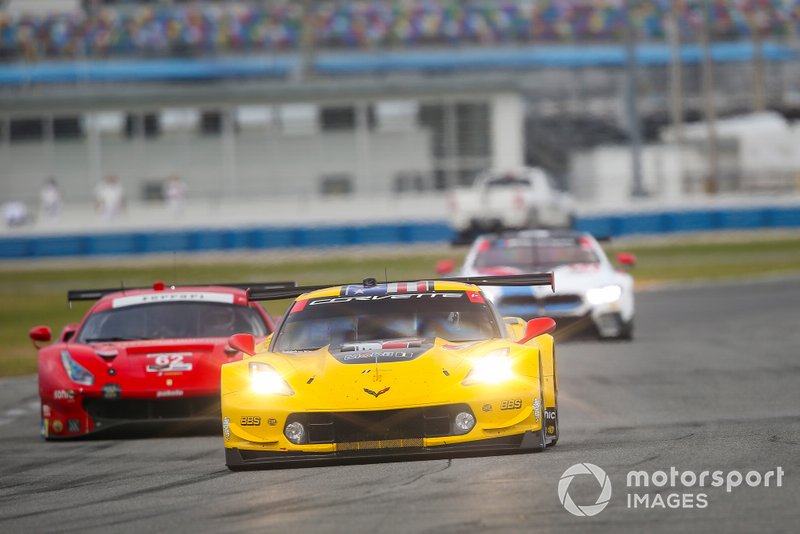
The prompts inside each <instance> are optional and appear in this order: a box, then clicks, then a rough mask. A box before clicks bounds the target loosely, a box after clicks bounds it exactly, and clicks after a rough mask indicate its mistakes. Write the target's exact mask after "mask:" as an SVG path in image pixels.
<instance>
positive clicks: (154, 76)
mask: <svg viewBox="0 0 800 534" xmlns="http://www.w3.org/2000/svg"><path fill="white" fill-rule="evenodd" d="M754 53H755V52H754V49H753V45H752V44H751V43H716V44H714V45H713V47H712V48H711V55H712V57H713V59H714V61H716V62H746V61H751V60H752V58H753V54H754ZM670 54H671V52H670V49H669V47H668V46H667V45H662V44H646V45H641V46H639V47H638V49H637V58H638V61H639V63H641V64H643V65H668V64H669V62H670V58H671V55H670ZM762 54H763V56H764V59H765V60H767V61H770V62H784V61H796V60H797V59H798V58H799V57H800V53H798V52H797V51H796V50H794V49H792V48H791V47H788V46H784V45H781V44H777V43H766V44H765V45H764V47H763V50H762ZM681 57H682V60H683V62H684V63H687V64H691V63H698V62H699V61H700V60H701V58H702V49H701V48H700V47H699V46H697V45H694V44H687V45H684V46H683V47H682V48H681ZM300 62H301V58H300V56H299V55H297V54H286V55H280V54H269V55H258V56H231V57H224V58H187V59H175V58H169V59H126V60H122V59H119V60H105V61H103V60H89V61H63V62H52V61H50V62H42V63H31V64H10V65H0V86H3V85H8V86H21V85H30V84H50V83H79V82H129V81H133V82H149V81H155V80H178V81H187V80H218V79H232V78H235V79H238V78H287V77H288V76H290V74H291V73H292V72H295V71H296V70H297V69H298V68H299V67H300ZM625 62H626V55H625V48H624V47H623V46H622V45H593V46H521V47H484V48H477V47H464V48H459V49H434V50H425V51H418V50H401V51H381V52H322V53H320V54H319V55H318V56H316V57H315V58H314V63H313V65H312V67H313V69H314V70H315V71H316V72H319V73H322V74H328V75H342V76H344V75H363V74H385V73H392V72H409V71H411V72H414V71H423V72H449V71H486V70H497V69H509V70H535V69H543V68H577V67H587V66H610V67H622V66H624V65H625Z"/></svg>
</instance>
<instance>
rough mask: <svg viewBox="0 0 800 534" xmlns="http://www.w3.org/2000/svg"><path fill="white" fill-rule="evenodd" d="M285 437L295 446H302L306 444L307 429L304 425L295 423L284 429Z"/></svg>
mask: <svg viewBox="0 0 800 534" xmlns="http://www.w3.org/2000/svg"><path fill="white" fill-rule="evenodd" d="M283 435H284V436H286V439H288V440H289V441H291V442H292V443H294V444H295V445H300V444H301V443H305V442H306V427H304V426H303V424H302V423H298V422H297V421H294V422H293V423H289V424H288V425H286V428H284V429H283Z"/></svg>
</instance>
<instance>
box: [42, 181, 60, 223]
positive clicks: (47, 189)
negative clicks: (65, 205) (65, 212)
mask: <svg viewBox="0 0 800 534" xmlns="http://www.w3.org/2000/svg"><path fill="white" fill-rule="evenodd" d="M39 202H40V205H41V210H42V214H43V215H44V219H45V221H47V222H53V221H56V220H58V218H59V216H60V215H61V207H62V206H61V191H60V190H59V189H58V183H57V182H56V179H55V178H53V177H50V178H48V179H47V180H46V181H45V183H44V185H43V186H42V189H41V191H39Z"/></svg>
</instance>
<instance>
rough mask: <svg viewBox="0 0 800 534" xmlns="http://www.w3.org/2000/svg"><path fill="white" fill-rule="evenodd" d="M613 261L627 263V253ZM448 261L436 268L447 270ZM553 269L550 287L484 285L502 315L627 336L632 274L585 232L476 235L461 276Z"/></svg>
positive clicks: (603, 334)
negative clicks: (544, 318)
mask: <svg viewBox="0 0 800 534" xmlns="http://www.w3.org/2000/svg"><path fill="white" fill-rule="evenodd" d="M617 261H618V262H619V263H620V264H621V265H623V266H628V267H629V266H633V264H634V263H635V261H636V259H635V257H634V256H633V255H632V254H626V253H621V254H618V256H617ZM453 267H454V266H453V263H452V262H451V261H448V260H444V261H441V262H439V264H438V265H437V271H438V272H439V274H446V273H447V272H449V271H451V270H452V269H453ZM546 271H553V272H554V273H555V281H556V288H555V292H554V293H553V292H551V291H550V289H549V288H541V287H484V288H483V291H484V293H485V294H486V295H487V296H488V297H489V298H490V299H491V300H492V301H493V302H494V304H495V306H497V308H498V310H499V311H500V313H501V314H502V315H503V316H504V317H521V318H523V319H526V320H527V319H531V318H534V317H541V316H548V317H553V318H554V319H556V321H557V322H558V323H559V332H561V333H562V334H565V335H569V334H570V333H573V332H577V331H584V330H586V329H592V330H594V331H595V332H596V333H597V335H598V336H599V337H600V338H618V339H632V337H633V319H634V302H633V300H634V299H633V278H632V277H631V275H630V274H628V273H627V272H624V271H621V270H619V269H616V268H615V267H614V265H612V264H611V262H610V261H609V260H608V257H607V256H606V254H605V252H604V251H603V249H602V248H601V247H600V245H599V244H598V243H597V241H596V240H595V239H594V238H593V237H592V236H591V235H589V234H586V233H581V232H572V231H548V230H529V231H521V232H515V233H508V234H490V235H484V236H481V237H479V238H478V239H477V240H476V241H475V243H474V244H473V245H472V248H471V249H470V251H469V253H468V254H467V257H466V259H465V261H464V266H463V267H462V269H461V275H462V276H475V275H482V274H483V275H509V274H522V273H533V272H546Z"/></svg>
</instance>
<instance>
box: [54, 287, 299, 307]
mask: <svg viewBox="0 0 800 534" xmlns="http://www.w3.org/2000/svg"><path fill="white" fill-rule="evenodd" d="M159 284H160V282H156V283H155V284H153V285H152V286H147V287H109V288H103V289H71V290H69V291H67V301H69V302H74V301H78V300H98V299H100V298H102V297H104V296H105V295H108V294H109V293H119V292H124V291H132V290H140V289H157V288H156V286H158V285H159ZM162 286H163V284H162ZM169 287H171V288H175V287H181V286H169ZM186 287H233V288H236V289H242V290H244V291H248V290H256V291H271V290H281V289H288V288H292V287H295V283H294V282H253V283H250V284H247V283H242V282H236V283H224V284H186ZM162 289H163V287H162Z"/></svg>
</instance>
